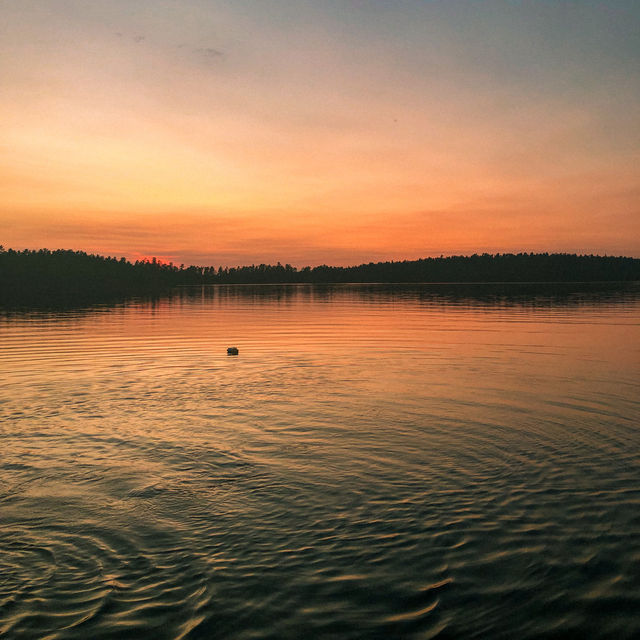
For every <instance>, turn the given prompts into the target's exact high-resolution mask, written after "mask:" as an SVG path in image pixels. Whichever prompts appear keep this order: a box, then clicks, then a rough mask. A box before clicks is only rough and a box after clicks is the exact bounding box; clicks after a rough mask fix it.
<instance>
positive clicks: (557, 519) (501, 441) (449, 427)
mask: <svg viewBox="0 0 640 640" xmlns="http://www.w3.org/2000/svg"><path fill="white" fill-rule="evenodd" d="M634 291H635V292H634ZM228 346H237V347H238V348H239V355H238V356H227V354H226V348H227V347H228ZM639 346H640V296H639V295H638V290H637V289H635V290H633V289H632V290H630V291H627V292H625V293H622V294H620V295H614V294H610V295H606V296H603V297H600V296H598V295H594V294H589V295H584V296H581V295H573V296H562V297H548V296H545V295H542V294H537V295H535V296H533V295H531V296H528V297H523V298H505V297H501V296H495V295H491V292H489V293H487V292H486V291H485V292H484V293H483V294H482V295H473V293H471V294H469V292H464V293H458V294H456V293H455V292H454V293H453V294H452V293H450V292H449V293H446V294H445V293H442V294H439V293H438V292H437V288H436V291H435V292H434V290H433V288H431V289H420V288H419V287H417V288H416V287H413V288H402V287H396V288H392V289H389V288H384V287H374V286H362V287H353V286H351V287H350V286H343V287H326V288H312V287H306V286H292V287H261V288H260V287H258V288H251V287H245V288H242V287H237V288H233V287H231V288H224V287H221V288H213V287H212V288H208V289H205V290H203V291H200V290H197V291H192V292H190V293H185V292H182V293H181V294H179V295H176V296H175V297H173V298H171V299H166V300H162V301H157V302H155V303H152V302H144V301H138V302H131V303H127V304H125V305H122V306H119V307H112V308H107V307H105V308H94V309H90V310H84V311H64V312H63V311H59V312H38V313H36V312H32V313H22V314H20V313H11V314H9V313H5V314H4V315H2V316H0V367H1V375H0V417H1V421H0V435H1V444H2V449H1V452H0V636H2V637H3V638H16V639H18V638H19V639H27V638H28V639H34V638H36V639H45V638H46V639H48V640H52V639H63V638H64V639H67V638H70V639H83V640H84V639H86V638H91V639H92V640H94V639H99V638H135V639H147V638H148V639H153V640H157V639H164V638H172V639H173V638H203V639H204V638H241V639H245V638H414V637H415V638H431V637H438V638H552V637H553V638H561V637H571V636H574V637H584V638H612V637H615V638H617V639H620V638H638V637H640V616H639V615H638V612H640V455H639V454H640V431H639V418H640V353H639Z"/></svg>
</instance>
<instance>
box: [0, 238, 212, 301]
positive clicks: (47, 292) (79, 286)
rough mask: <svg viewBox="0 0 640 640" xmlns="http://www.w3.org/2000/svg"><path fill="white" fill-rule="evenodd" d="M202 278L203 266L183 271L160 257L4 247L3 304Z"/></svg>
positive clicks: (105, 295) (0, 255)
mask: <svg viewBox="0 0 640 640" xmlns="http://www.w3.org/2000/svg"><path fill="white" fill-rule="evenodd" d="M201 281H202V272H201V270H200V269H198V268H196V267H189V268H187V269H184V268H182V269H180V268H177V267H175V266H174V265H168V264H163V263H161V262H158V261H157V260H156V259H155V258H154V259H153V260H151V261H146V260H144V261H142V260H141V261H136V262H135V263H132V262H129V261H128V260H126V259H125V258H119V259H118V258H112V257H104V256H98V255H92V254H87V253H85V252H83V251H69V250H62V249H58V250H56V251H50V250H48V249H39V250H37V251H31V250H29V249H25V250H24V251H14V250H13V249H9V250H5V249H3V248H2V247H1V246H0V302H4V303H7V302H9V303H11V302H19V303H25V304H31V303H39V302H43V303H47V302H56V301H66V300H87V301H93V300H108V299H110V298H122V297H126V296H131V295H144V294H160V293H163V292H165V291H166V290H167V289H169V288H171V287H173V286H175V285H177V284H200V282H201Z"/></svg>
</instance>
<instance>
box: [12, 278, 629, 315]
mask: <svg viewBox="0 0 640 640" xmlns="http://www.w3.org/2000/svg"><path fill="white" fill-rule="evenodd" d="M639 299H640V283H638V282H593V283H590V282H584V283H491V282H485V283H395V284H394V283H344V284H339V283H328V284H260V285H255V284H253V285H251V284H247V285H237V284H235V285H234V284H230V285H192V286H178V287H174V288H172V289H170V290H168V291H165V292H161V293H156V294H150V295H134V294H129V295H123V296H112V297H110V298H107V299H103V300H100V299H96V298H91V297H86V298H85V297H82V296H81V297H68V298H67V297H62V298H58V299H52V298H45V299H43V300H40V301H39V302H38V303H36V302H34V303H32V304H13V305H11V304H8V305H5V306H0V315H2V316H4V317H8V318H10V317H12V316H22V315H25V314H37V315H38V316H41V317H42V316H47V315H51V316H53V317H59V316H61V315H69V314H72V315H77V314H81V315H83V314H93V313H98V312H108V311H115V310H118V309H125V308H127V307H131V306H135V307H144V308H146V309H148V310H149V311H151V312H152V313H159V312H161V311H162V310H163V309H164V308H166V307H167V306H168V305H170V306H174V305H176V304H178V305H179V304H187V305H192V304H198V303H202V304H208V303H210V302H214V301H216V300H218V301H220V302H222V301H224V302H238V303H244V304H263V305H264V304H270V305H271V304H273V303H277V304H285V305H288V304H296V303H300V302H307V303H313V302H336V303H339V302H349V301H360V302H362V301H364V302H366V301H370V302H372V303H379V302H383V303H385V304H393V303H401V302H402V303H405V302H406V303H414V304H416V303H417V304H428V305H444V306H446V305H458V306H459V305H465V306H476V307H477V306H484V307H487V308H497V307H510V306H514V307H552V306H554V307H561V306H566V307H580V306H594V305H603V304H610V305H620V304H627V303H633V302H635V301H637V300H639Z"/></svg>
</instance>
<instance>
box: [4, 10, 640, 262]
mask: <svg viewBox="0 0 640 640" xmlns="http://www.w3.org/2000/svg"><path fill="white" fill-rule="evenodd" d="M0 16H1V17H2V21H1V23H2V37H1V38H0V49H1V50H2V54H1V55H0V72H1V73H2V77H3V83H2V84H3V100H2V102H1V104H0V118H1V120H2V122H3V136H2V143H1V149H2V154H1V159H0V189H1V191H2V199H1V200H0V244H3V245H5V246H7V247H13V248H15V249H22V248H38V247H49V248H71V249H82V250H85V251H89V252H97V253H101V254H108V255H117V256H126V257H128V258H131V259H136V258H139V257H140V256H159V257H162V259H163V260H167V261H173V262H174V263H177V264H180V263H182V262H183V263H185V264H192V263H195V264H214V265H219V264H222V265H229V264H244V263H260V262H276V261H278V260H280V261H282V262H290V263H292V264H295V265H304V264H312V265H313V264H320V263H329V264H342V265H346V264H355V263H359V262H368V261H370V260H374V261H375V260H387V259H411V258H418V257H425V256H432V255H440V254H460V253H474V252H483V251H489V252H498V251H500V252H504V251H515V252H517V251H567V252H577V253H600V254H605V253H607V254H616V255H629V256H640V222H639V220H640V211H639V206H638V195H639V193H640V189H639V184H638V170H637V167H638V166H640V158H639V156H640V153H639V150H640V139H639V138H640V115H639V114H640V112H639V111H638V108H637V105H638V103H639V98H640V82H639V76H638V73H637V69H638V62H639V58H640V44H639V41H638V35H637V34H638V26H639V18H640V7H639V6H638V4H637V3H635V2H606V3H605V2H600V3H598V2H588V1H585V2H580V3H569V2H566V3H565V2H558V3H546V2H539V3H536V2H527V3H507V2H493V1H490V2H483V3H473V2H422V1H417V0H416V1H409V0H408V1H405V2H397V3H395V2H394V3H384V2H377V1H371V2H350V3H342V2H333V1H331V2H311V1H310V0H309V1H304V2H301V1H299V0H296V1H293V0H291V1H284V0H282V1H273V2H255V1H253V2H249V1H244V2H233V3H227V2H218V1H214V0H186V1H184V2H180V3H177V2H171V1H169V0H154V1H153V2H152V1H151V0H138V1H131V0H127V1H122V0H109V1H106V0H96V1H95V2H90V3H87V2H81V1H79V0H53V1H50V2H42V1H36V0H21V2H19V3H3V4H2V6H1V7H0Z"/></svg>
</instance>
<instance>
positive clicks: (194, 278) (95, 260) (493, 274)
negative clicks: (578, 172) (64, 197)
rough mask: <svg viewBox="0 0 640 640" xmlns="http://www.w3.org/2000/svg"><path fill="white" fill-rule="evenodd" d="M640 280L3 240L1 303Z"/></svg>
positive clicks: (606, 272)
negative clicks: (141, 254)
mask: <svg viewBox="0 0 640 640" xmlns="http://www.w3.org/2000/svg"><path fill="white" fill-rule="evenodd" d="M607 281H608V282H611V281H640V259H638V258H628V257H622V256H597V255H576V254H568V253H518V254H512V253H497V254H488V253H483V254H481V255H479V254H474V255H471V256H440V257H437V258H423V259H420V260H402V261H390V262H376V263H373V262H370V263H368V264H361V265H357V266H352V267H332V266H327V265H321V266H316V267H303V268H300V269H298V268H296V267H293V266H291V265H290V264H285V265H282V264H280V263H277V264H276V265H268V264H260V265H249V266H239V267H217V268H216V267H213V266H208V267H200V266H188V267H185V266H184V265H180V266H176V265H174V264H172V263H164V262H161V261H158V260H156V259H155V258H153V259H151V260H138V261H136V262H130V261H128V260H126V259H125V258H115V257H110V256H108V257H105V256H100V255H95V254H88V253H85V252H83V251H71V250H64V249H58V250H49V249H38V250H29V249H25V250H22V251H16V250H13V249H4V248H2V247H1V246H0V303H8V302H9V303H10V302H14V301H18V302H25V303H29V302H30V301H38V300H43V299H56V298H65V299H74V298H95V299H107V298H111V297H114V298H115V297H126V296H129V295H143V294H150V295H153V294H160V293H163V292H166V291H167V290H169V289H171V288H172V287H175V286H180V285H202V284H277V283H280V284H282V283H327V284H330V283H348V282H354V283H358V282H361V283H373V282H381V283H398V282H411V283H418V282H425V283H436V282H442V283H453V282H457V283H463V282H464V283H478V282H485V283H490V282H549V283H551V282H607Z"/></svg>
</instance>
